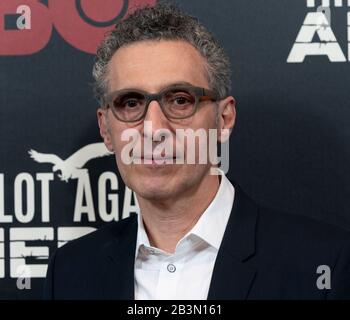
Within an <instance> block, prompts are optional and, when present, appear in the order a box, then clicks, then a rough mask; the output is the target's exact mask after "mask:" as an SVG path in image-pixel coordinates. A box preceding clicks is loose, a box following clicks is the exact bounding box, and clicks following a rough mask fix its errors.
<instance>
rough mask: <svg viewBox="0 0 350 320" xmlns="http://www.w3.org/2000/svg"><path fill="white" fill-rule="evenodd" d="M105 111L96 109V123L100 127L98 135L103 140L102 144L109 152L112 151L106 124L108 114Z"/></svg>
mask: <svg viewBox="0 0 350 320" xmlns="http://www.w3.org/2000/svg"><path fill="white" fill-rule="evenodd" d="M107 112H108V111H107V110H106V109H102V108H98V109H97V121H98V126H99V127H100V135H101V137H102V139H103V142H104V144H105V145H106V147H107V149H108V150H109V151H110V152H114V151H113V144H112V139H111V133H110V130H109V124H108V119H107V117H108V114H107Z"/></svg>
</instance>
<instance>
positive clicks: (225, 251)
mask: <svg viewBox="0 0 350 320" xmlns="http://www.w3.org/2000/svg"><path fill="white" fill-rule="evenodd" d="M257 217H258V207H257V206H256V205H255V203H254V202H253V201H252V200H251V199H249V198H248V196H246V195H245V194H244V192H243V191H242V190H241V189H240V188H239V186H237V185H236V186H235V199H234V203H233V207H232V211H231V215H230V218H229V221H228V224H227V227H226V230H225V234H224V237H223V240H222V243H221V246H220V249H219V252H218V255H217V258H216V262H215V266H214V270H213V274H212V279H211V283H210V287H209V293H208V300H217V299H246V298H247V296H248V294H249V289H250V288H251V286H252V284H253V282H254V277H255V275H256V270H257V265H256V258H255V229H256V223H257Z"/></svg>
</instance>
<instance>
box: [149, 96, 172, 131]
mask: <svg viewBox="0 0 350 320" xmlns="http://www.w3.org/2000/svg"><path fill="white" fill-rule="evenodd" d="M144 121H149V122H150V123H152V131H156V130H159V129H166V128H168V126H169V120H168V119H167V117H166V116H165V114H164V113H163V111H162V108H161V106H160V104H159V102H158V101H151V103H150V104H149V106H148V110H147V113H146V115H145V119H144Z"/></svg>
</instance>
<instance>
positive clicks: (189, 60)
mask: <svg viewBox="0 0 350 320" xmlns="http://www.w3.org/2000/svg"><path fill="white" fill-rule="evenodd" d="M108 81H109V92H114V91H117V90H123V89H139V90H143V91H147V92H148V93H158V92H159V91H161V90H162V89H164V88H166V87H168V86H170V85H173V84H181V83H184V82H185V83H189V84H191V85H193V86H196V87H202V88H209V84H208V79H207V76H206V71H205V60H204V58H203V57H202V56H201V55H200V54H199V52H198V51H197V50H196V49H195V48H194V47H193V46H191V45H190V44H188V43H186V42H183V41H164V40H162V41H145V42H138V43H135V44H131V45H128V46H125V47H122V48H120V49H119V50H118V51H117V52H116V53H115V54H114V56H113V58H112V60H111V61H110V64H109V74H108ZM218 108H219V107H218V105H217V104H216V103H214V102H213V101H204V102H201V103H200V104H199V108H198V110H197V112H196V113H195V114H194V115H193V116H192V117H190V118H187V119H183V120H169V119H167V118H166V116H165V115H164V114H163V112H162V110H161V107H160V105H159V104H158V102H157V101H152V102H151V103H150V105H149V108H148V111H147V114H146V116H145V118H144V119H143V120H142V121H139V122H137V123H125V122H121V121H119V120H118V119H116V118H115V117H114V115H113V113H112V111H111V109H110V108H108V109H99V110H98V119H99V125H100V132H101V135H102V137H103V138H104V142H105V144H106V146H107V148H108V149H109V150H111V151H114V153H115V155H116V161H117V166H118V169H119V172H120V174H121V176H122V178H123V180H124V182H125V184H126V185H127V186H128V187H130V188H131V189H132V190H134V191H135V192H136V194H137V195H138V196H141V197H143V198H145V199H150V200H151V199H154V200H162V199H164V200H165V199H169V198H175V197H179V196H182V197H186V194H187V195H188V194H189V193H190V192H193V191H194V190H195V189H196V188H197V187H198V186H199V185H200V183H201V181H202V180H203V178H204V177H205V176H207V175H208V174H209V169H210V167H211V164H210V163H208V164H198V163H197V164H186V151H187V146H186V145H185V146H180V144H179V142H178V140H177V138H176V129H193V130H194V131H196V130H197V129H204V130H205V131H207V132H208V131H209V129H214V128H217V125H218V123H219V124H220V123H221V122H220V121H217V119H218V114H219V118H220V111H219V110H218ZM144 121H149V123H151V124H152V131H153V132H156V131H157V130H162V129H166V130H167V132H170V133H171V134H170V135H169V134H168V135H166V136H165V137H164V139H166V140H169V139H171V140H172V144H173V146H174V148H175V147H178V148H181V149H183V152H184V155H185V163H184V164H176V163H174V164H162V165H157V164H154V163H153V164H125V163H124V162H123V161H122V157H121V153H122V150H123V147H125V145H126V144H128V143H129V141H122V138H121V137H122V133H123V132H124V131H125V130H126V129H130V128H133V129H136V130H138V132H139V133H140V137H141V138H142V139H144V137H145V135H148V133H146V132H145V131H144V128H145V126H144ZM141 144H142V141H141ZM157 144H159V142H154V144H153V147H155V146H156V145H157ZM174 155H175V153H174ZM174 161H175V160H174Z"/></svg>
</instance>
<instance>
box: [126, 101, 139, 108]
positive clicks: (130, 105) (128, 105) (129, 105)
mask: <svg viewBox="0 0 350 320" xmlns="http://www.w3.org/2000/svg"><path fill="white" fill-rule="evenodd" d="M139 105H140V101H139V100H137V99H129V100H126V101H124V102H123V107H124V108H130V109H133V108H136V107H138V106H139Z"/></svg>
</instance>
